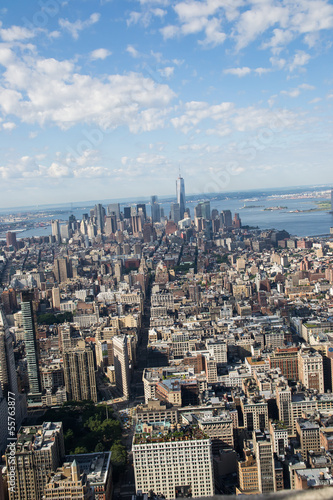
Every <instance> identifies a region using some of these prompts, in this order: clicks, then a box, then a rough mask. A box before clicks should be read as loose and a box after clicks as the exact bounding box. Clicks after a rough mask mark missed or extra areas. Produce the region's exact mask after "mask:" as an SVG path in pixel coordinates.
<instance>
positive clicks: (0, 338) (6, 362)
mask: <svg viewBox="0 0 333 500" xmlns="http://www.w3.org/2000/svg"><path fill="white" fill-rule="evenodd" d="M9 401H10V403H9V406H13V402H15V423H16V428H18V427H19V426H20V425H21V423H22V420H23V418H24V416H25V413H26V402H25V397H24V396H21V395H20V394H19V391H18V384H17V374H16V366H15V358H14V350H13V338H12V334H11V333H10V330H9V328H8V324H7V320H6V316H5V314H4V311H3V309H2V307H1V306H0V413H1V415H0V421H1V424H0V450H1V452H3V451H4V448H5V445H6V444H7V443H6V440H7V431H8V424H7V421H8V410H7V406H8V402H9ZM4 411H5V412H6V414H5V418H4V419H3V418H2V417H3V412H4ZM2 424H5V425H4V427H2ZM2 431H3V432H2Z"/></svg>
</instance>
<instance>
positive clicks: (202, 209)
mask: <svg viewBox="0 0 333 500" xmlns="http://www.w3.org/2000/svg"><path fill="white" fill-rule="evenodd" d="M194 216H195V217H196V218H198V219H199V218H200V217H202V218H203V219H205V220H209V219H210V218H211V213H210V201H201V202H200V203H198V205H197V206H196V207H194Z"/></svg>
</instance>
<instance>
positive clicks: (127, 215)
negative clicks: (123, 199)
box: [124, 207, 131, 219]
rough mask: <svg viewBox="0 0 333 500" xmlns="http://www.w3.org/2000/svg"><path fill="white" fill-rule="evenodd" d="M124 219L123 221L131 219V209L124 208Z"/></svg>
mask: <svg viewBox="0 0 333 500" xmlns="http://www.w3.org/2000/svg"><path fill="white" fill-rule="evenodd" d="M124 218H125V219H130V218H131V207H124Z"/></svg>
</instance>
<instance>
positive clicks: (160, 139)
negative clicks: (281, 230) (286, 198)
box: [0, 0, 333, 206]
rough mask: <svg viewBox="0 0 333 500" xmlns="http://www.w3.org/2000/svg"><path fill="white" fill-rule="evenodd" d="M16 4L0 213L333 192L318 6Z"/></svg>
mask: <svg viewBox="0 0 333 500" xmlns="http://www.w3.org/2000/svg"><path fill="white" fill-rule="evenodd" d="M16 5H17V6H18V8H15V9H14V8H13V5H12V3H9V2H8V1H5V2H3V6H2V9H1V11H0V22H1V29H0V64H1V66H0V72H1V81H0V90H1V92H0V128H1V133H2V134H1V136H2V138H3V142H2V159H1V163H0V176H1V180H2V181H3V185H4V189H3V190H2V196H1V198H2V203H1V204H2V206H3V205H5V206H6V205H7V206H29V205H34V204H36V203H38V204H46V203H64V202H69V201H70V200H71V201H74V202H76V201H79V200H89V199H94V198H100V199H109V198H111V199H116V198H128V197H134V196H137V193H140V195H141V196H145V197H147V196H150V195H151V193H153V192H156V194H157V195H158V196H164V195H168V194H170V192H173V185H172V181H171V179H174V178H176V177H177V175H178V172H179V169H180V171H181V174H182V176H183V177H184V178H186V180H187V181H186V182H187V193H200V192H204V193H209V192H213V191H216V190H217V189H216V185H218V186H219V188H218V191H220V192H221V191H236V190H245V189H266V188H269V187H274V186H279V187H288V186H293V185H299V184H300V181H301V184H303V185H311V184H330V183H332V174H331V157H332V140H331V134H332V129H331V114H332V96H333V87H332V75H331V66H330V65H329V64H327V61H329V60H330V59H331V58H332V50H333V49H332V47H331V44H330V39H331V31H332V26H333V13H332V12H333V6H332V4H331V2H329V1H328V0H319V1H317V0H316V1H315V0H309V1H307V2H297V1H296V0H290V1H288V2H282V3H281V2H279V3H277V4H276V3H274V2H273V0H262V1H261V2H260V3H257V2H253V1H252V0H245V1H244V2H238V1H236V2H233V5H232V6H231V5H229V4H225V3H224V2H222V1H212V0H200V1H197V2H195V1H192V0H191V1H180V0H177V1H173V2H171V1H169V0H133V2H130V3H128V2H119V1H118V2H117V1H113V2H108V1H101V2H98V3H97V4H96V3H95V2H94V3H92V2H91V1H87V2H84V3H83V2H80V1H79V0H73V1H71V2H70V3H66V2H60V0H41V2H39V3H38V2H36V1H32V2H24V1H23V0H18V2H16ZM155 186H158V190H156V187H155ZM73 195H74V196H73Z"/></svg>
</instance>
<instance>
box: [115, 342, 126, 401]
mask: <svg viewBox="0 0 333 500" xmlns="http://www.w3.org/2000/svg"><path fill="white" fill-rule="evenodd" d="M113 356H114V369H115V376H116V386H117V389H119V391H120V392H121V393H122V394H123V395H124V396H125V397H126V398H128V397H129V393H130V373H129V358H128V344H127V336H126V335H119V336H116V337H113Z"/></svg>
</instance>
